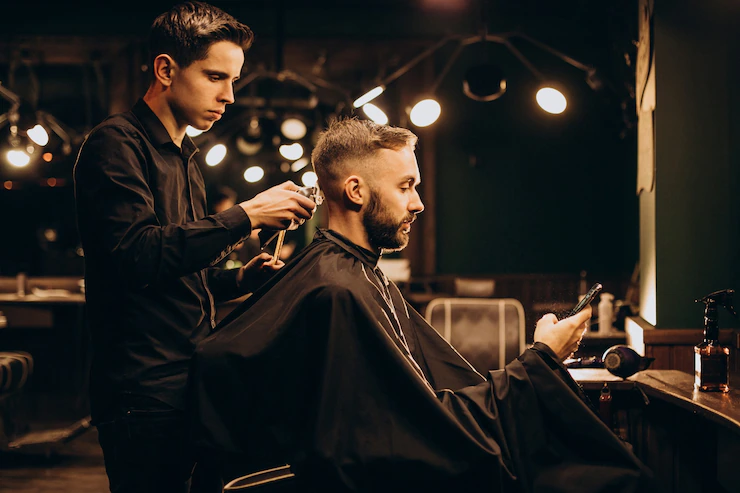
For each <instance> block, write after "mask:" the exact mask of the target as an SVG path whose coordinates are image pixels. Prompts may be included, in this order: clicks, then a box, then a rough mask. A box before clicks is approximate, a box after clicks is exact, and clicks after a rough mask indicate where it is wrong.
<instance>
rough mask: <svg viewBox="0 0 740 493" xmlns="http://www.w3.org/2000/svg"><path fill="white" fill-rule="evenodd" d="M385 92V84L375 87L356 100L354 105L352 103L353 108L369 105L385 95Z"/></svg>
mask: <svg viewBox="0 0 740 493" xmlns="http://www.w3.org/2000/svg"><path fill="white" fill-rule="evenodd" d="M383 91H385V86H384V85H383V84H381V85H379V86H375V87H373V88H372V89H370V90H369V91H367V92H366V93H365V94H363V95H362V96H360V97H359V98H357V99H355V101H354V103H352V106H354V107H355V108H359V107H361V106H365V105H366V104H367V103H369V102H370V101H372V100H373V99H375V98H377V97H378V96H380V95H381V94H383Z"/></svg>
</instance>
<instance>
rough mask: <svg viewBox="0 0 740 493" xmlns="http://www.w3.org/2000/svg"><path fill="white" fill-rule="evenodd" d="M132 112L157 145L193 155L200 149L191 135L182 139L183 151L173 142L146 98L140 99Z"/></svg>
mask: <svg viewBox="0 0 740 493" xmlns="http://www.w3.org/2000/svg"><path fill="white" fill-rule="evenodd" d="M131 112H132V113H133V114H134V116H135V117H136V118H137V119H138V120H139V122H141V126H142V127H144V130H145V131H146V133H147V135H148V136H149V140H151V142H152V144H154V146H155V147H157V148H166V149H169V150H172V151H175V150H176V152H178V153H180V152H182V154H183V155H184V156H192V155H193V153H195V152H196V151H197V150H198V148H197V147H196V145H195V143H194V142H193V140H192V139H191V138H190V136H189V135H185V137H184V138H183V139H182V151H181V150H180V148H179V147H177V145H176V144H175V143H174V142H172V138H171V137H170V134H169V133H168V132H167V129H166V128H165V127H164V124H163V123H162V121H161V120H160V119H159V117H158V116H157V115H156V114H155V113H154V111H152V109H151V108H150V107H149V105H148V104H146V101H144V99H139V100H138V101H137V102H136V104H135V105H134V107H133V108H132V109H131Z"/></svg>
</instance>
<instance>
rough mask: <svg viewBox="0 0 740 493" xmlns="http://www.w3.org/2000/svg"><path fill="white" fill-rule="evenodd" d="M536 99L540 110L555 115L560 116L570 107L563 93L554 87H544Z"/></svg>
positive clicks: (538, 92)
mask: <svg viewBox="0 0 740 493" xmlns="http://www.w3.org/2000/svg"><path fill="white" fill-rule="evenodd" d="M536 99H537V104H539V105H540V108H542V109H543V110H545V111H547V112H548V113H552V114H553V115H559V114H560V113H562V112H563V111H565V108H566V107H567V106H568V101H567V100H566V99H565V96H564V95H563V93H562V92H560V91H558V90H557V89H554V88H552V87H543V88H542V89H540V90H539V91H537V96H536Z"/></svg>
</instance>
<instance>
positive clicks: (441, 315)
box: [424, 298, 525, 374]
mask: <svg viewBox="0 0 740 493" xmlns="http://www.w3.org/2000/svg"><path fill="white" fill-rule="evenodd" d="M424 318H426V320H427V322H429V324H430V325H431V326H432V327H434V328H435V329H436V330H437V332H439V333H440V335H441V336H442V337H444V338H445V340H447V342H449V343H450V344H452V345H453V346H454V347H455V349H457V351H458V352H459V353H460V354H461V355H462V356H463V357H464V358H465V359H467V360H468V362H470V364H471V365H473V367H475V369H476V370H478V371H479V372H481V373H484V374H485V372H488V371H489V370H497V369H501V368H503V367H504V366H506V365H507V364H508V363H510V362H511V361H513V360H514V359H515V358H516V357H517V356H519V355H520V354H521V353H522V351H524V349H525V333H524V307H523V306H522V304H521V303H520V302H519V301H518V300H515V299H513V298H436V299H433V300H432V301H431V302H429V304H428V305H427V307H426V310H425V314H424Z"/></svg>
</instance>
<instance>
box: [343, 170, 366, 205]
mask: <svg viewBox="0 0 740 493" xmlns="http://www.w3.org/2000/svg"><path fill="white" fill-rule="evenodd" d="M368 191H369V189H368V187H367V184H366V183H365V180H363V179H362V178H361V177H359V176H357V175H352V176H350V177H349V178H347V179H346V180H344V197H345V200H346V201H347V205H348V206H349V208H352V209H357V210H359V209H361V208H362V206H363V205H365V203H366V202H367V196H368V195H367V194H368Z"/></svg>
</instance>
